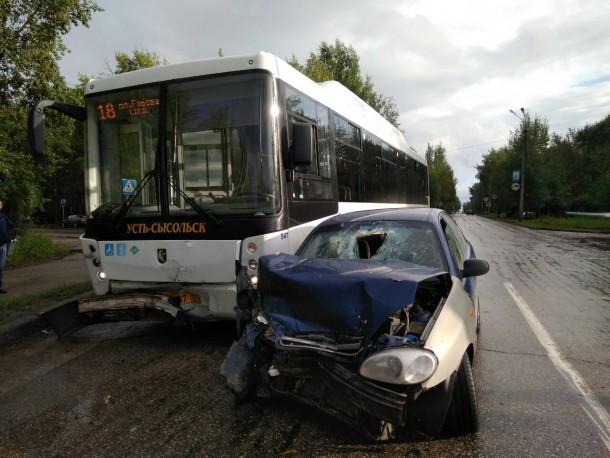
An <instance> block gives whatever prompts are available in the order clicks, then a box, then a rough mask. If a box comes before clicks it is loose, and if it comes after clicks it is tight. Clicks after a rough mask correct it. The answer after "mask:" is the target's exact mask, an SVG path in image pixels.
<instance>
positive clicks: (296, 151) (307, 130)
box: [292, 122, 314, 166]
mask: <svg viewBox="0 0 610 458" xmlns="http://www.w3.org/2000/svg"><path fill="white" fill-rule="evenodd" d="M292 129H293V130H292V165H293V166H297V165H311V163H312V162H313V151H314V150H313V149H314V135H313V134H314V130H313V126H312V125H311V124H309V123H307V122H297V123H295V124H293V126H292Z"/></svg>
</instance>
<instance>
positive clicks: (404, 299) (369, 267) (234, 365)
mask: <svg viewBox="0 0 610 458" xmlns="http://www.w3.org/2000/svg"><path fill="white" fill-rule="evenodd" d="M488 270H489V264H488V263H487V262H485V261H483V260H479V259H477V258H476V257H475V253H474V249H473V247H472V245H471V244H470V243H469V242H468V241H467V240H466V238H465V237H464V235H463V233H462V231H461V230H460V229H459V227H458V225H457V224H456V222H455V221H454V220H453V218H452V217H451V216H450V215H449V214H448V213H446V212H444V211H442V210H439V209H431V208H403V209H386V210H366V211H359V212H353V213H348V214H342V215H338V216H335V217H333V218H330V219H328V220H326V221H325V222H323V223H321V224H320V225H319V226H317V227H316V228H315V229H314V230H313V231H312V233H311V234H310V235H309V236H308V238H307V239H306V240H305V241H304V242H303V244H302V245H301V247H300V248H299V249H298V251H297V252H296V254H295V255H289V254H281V253H280V254H276V255H269V256H265V257H261V258H260V260H259V266H258V275H257V276H252V277H247V276H246V272H242V274H241V275H240V279H239V281H240V294H239V296H238V306H237V319H238V325H239V328H240V330H241V331H240V337H239V339H238V340H236V341H235V342H234V343H233V345H232V346H231V348H230V350H229V352H228V353H227V355H226V357H225V360H224V362H223V364H222V367H221V374H222V375H223V376H224V377H225V380H226V383H227V385H228V387H229V388H230V389H231V390H232V391H233V393H234V394H235V395H236V396H237V397H239V398H240V399H242V400H245V399H248V398H249V397H251V396H261V397H265V396H274V397H276V396H278V397H280V396H281V397H286V398H290V399H293V400H294V401H298V402H300V403H304V404H306V405H309V406H311V407H313V408H315V409H319V410H321V411H323V412H325V413H326V414H328V415H330V416H332V417H334V418H336V419H338V420H340V421H342V422H344V423H346V424H347V425H349V426H351V427H353V428H354V429H356V430H358V431H360V432H362V433H364V434H365V435H366V436H368V437H369V438H371V439H374V440H387V439H392V438H396V437H405V438H409V437H414V438H436V437H443V436H456V435H462V434H468V433H473V432H476V431H477V430H478V425H479V420H478V419H479V417H478V410H477V400H476V394H475V387H474V382H473V376H472V361H473V358H474V356H475V353H476V349H477V334H478V331H479V325H480V309H479V303H478V298H477V293H476V289H477V288H476V277H477V276H480V275H483V274H485V273H487V271H488Z"/></svg>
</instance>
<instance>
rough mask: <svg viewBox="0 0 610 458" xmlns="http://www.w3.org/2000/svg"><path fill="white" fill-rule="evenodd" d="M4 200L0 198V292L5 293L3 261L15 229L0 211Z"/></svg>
mask: <svg viewBox="0 0 610 458" xmlns="http://www.w3.org/2000/svg"><path fill="white" fill-rule="evenodd" d="M3 207H4V202H2V201H1V200H0V294H1V293H6V291H5V290H4V289H2V277H3V270H4V263H5V262H6V255H7V254H8V244H9V243H10V242H11V240H12V239H13V238H14V237H15V229H14V228H13V223H11V221H10V220H9V219H8V217H7V216H6V215H5V214H4V213H3V212H2V208H3Z"/></svg>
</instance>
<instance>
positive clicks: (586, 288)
mask: <svg viewBox="0 0 610 458" xmlns="http://www.w3.org/2000/svg"><path fill="white" fill-rule="evenodd" d="M458 223H459V224H460V226H461V227H462V228H463V230H464V232H465V234H466V236H467V237H468V238H469V239H470V240H471V241H472V242H473V244H474V245H475V248H476V249H477V254H478V256H479V257H480V258H483V259H487V260H488V261H489V262H490V265H491V271H490V273H489V274H487V275H486V276H484V277H481V279H480V282H479V285H480V286H479V289H480V297H481V305H482V331H481V339H480V344H479V349H478V353H477V359H476V361H475V365H474V376H475V384H476V388H477V394H478V397H479V409H480V413H481V430H480V432H479V433H477V434H476V435H473V436H467V437H462V438H458V439H451V440H438V441H431V442H409V443H395V442H390V443H371V442H367V441H366V440H364V439H362V438H360V437H358V436H357V435H356V434H355V433H353V432H352V431H351V430H349V429H348V428H346V427H344V426H342V425H341V424H337V423H336V422H335V421H334V420H332V419H328V418H325V417H323V416H321V415H320V414H318V413H317V412H315V411H312V410H309V409H306V408H303V407H301V406H300V405H296V404H293V403H291V402H286V401H271V400H268V399H267V400H265V399H259V400H256V401H254V402H249V403H246V404H243V405H240V404H238V403H236V402H235V400H234V399H233V397H232V395H231V394H230V393H228V391H227V390H226V389H225V388H224V386H223V380H222V377H221V376H220V375H219V373H218V368H219V365H220V363H221V361H222V359H223V357H224V355H225V353H226V351H227V349H228V347H229V345H230V344H231V341H232V337H233V333H234V324H233V323H216V324H209V325H206V326H204V327H201V328H197V329H183V328H173V327H168V326H166V325H160V324H154V323H123V324H108V325H97V326H91V327H89V328H85V329H83V330H81V331H79V332H78V333H77V334H75V335H73V336H71V337H70V338H68V339H66V340H64V341H61V342H60V341H58V340H57V339H56V337H55V335H54V333H53V332H52V331H51V330H50V329H49V328H48V327H46V326H45V324H44V323H43V322H39V321H36V322H33V323H31V324H30V326H28V327H27V328H18V329H16V330H15V331H13V332H11V333H9V334H7V335H3V336H0V406H1V407H0V456H14V457H17V456H19V457H22V456H28V457H29V456H31V457H38V456H41V457H42V456H79V457H81V456H168V457H170V456H171V457H175V456H179V457H182V456H210V457H212V456H213V457H219V456H227V457H236V456H249V457H257V456H328V457H335V456H336V457H347V456H349V457H365V456H388V457H390V456H391V457H395V456H414V457H415V456H417V457H420V456H434V457H443V456H446V457H453V456H460V457H462V456H464V457H467V456H473V457H474V456H490V457H500V456H501V457H523V456H535V457H547V456H561V457H564V456H579V457H608V456H610V440H609V438H608V433H609V431H608V428H609V427H610V425H609V424H606V422H607V421H608V412H609V411H610V326H609V325H610V281H609V280H610V235H606V236H600V235H591V234H574V233H557V232H540V231H532V230H527V229H520V228H516V227H513V226H507V225H503V224H500V223H496V222H492V221H488V220H485V219H483V218H479V217H476V216H462V217H458ZM530 323H533V324H530Z"/></svg>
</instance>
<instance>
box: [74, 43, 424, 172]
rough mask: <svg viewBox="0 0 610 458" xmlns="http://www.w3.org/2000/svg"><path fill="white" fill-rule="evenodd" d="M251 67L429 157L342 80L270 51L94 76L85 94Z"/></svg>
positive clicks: (399, 145)
mask: <svg viewBox="0 0 610 458" xmlns="http://www.w3.org/2000/svg"><path fill="white" fill-rule="evenodd" d="M247 70H264V71H267V72H269V73H271V74H272V75H273V76H274V77H276V78H279V79H281V80H282V81H284V82H286V83H287V84H289V85H291V86H293V87H294V88H295V89H297V90H299V91H301V92H303V93H304V94H307V95H309V96H311V97H312V98H313V99H315V100H317V101H319V102H320V103H322V104H324V105H326V106H327V107H328V108H330V109H331V110H333V111H334V112H335V113H337V114H338V115H340V116H342V117H344V118H346V119H347V120H349V121H351V122H352V123H354V124H356V125H358V126H359V127H361V128H363V129H366V130H368V131H369V132H371V133H373V134H375V135H376V136H377V137H379V138H380V139H381V140H383V141H385V142H386V143H388V144H389V145H390V146H392V147H394V148H396V149H398V150H401V151H403V152H405V153H408V154H409V156H411V157H413V158H414V159H416V160H417V161H419V162H421V163H423V164H426V160H425V158H423V157H422V156H420V155H419V154H418V153H417V152H416V151H415V150H414V149H413V148H411V147H410V146H409V145H408V143H407V141H406V139H405V136H404V134H403V133H402V132H401V131H400V130H399V129H397V128H396V127H394V126H393V125H392V124H390V123H389V122H388V121H387V120H386V119H385V118H384V117H383V116H381V115H380V114H379V113H378V112H377V111H375V110H374V109H373V108H371V107H370V106H369V105H368V104H367V103H366V102H364V101H363V100H362V99H360V98H359V97H358V96H357V95H356V94H354V93H353V92H351V91H350V90H349V89H347V88H346V87H345V86H343V85H342V84H341V83H339V82H337V81H326V82H323V83H316V82H314V81H312V80H311V79H309V78H308V77H307V76H305V75H303V74H302V73H301V72H299V71H298V70H296V69H295V68H294V67H292V66H291V65H289V64H288V63H287V62H285V61H284V60H282V59H280V58H279V57H277V56H274V55H273V54H270V53H268V52H258V53H256V54H246V55H239V56H229V57H215V58H211V59H204V60H198V61H192V62H184V63H179V64H170V65H161V66H158V67H152V68H144V69H141V70H135V71H133V72H127V73H121V74H118V75H111V76H108V77H104V78H100V79H93V80H90V81H89V82H88V83H87V85H86V86H85V95H86V96H89V95H92V94H95V93H100V92H107V91H114V90H119V89H124V88H128V87H133V86H143V85H148V84H154V83H160V82H162V81H172V80H181V79H187V78H194V77H197V76H205V75H216V74H221V73H231V72H239V71H247Z"/></svg>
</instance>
